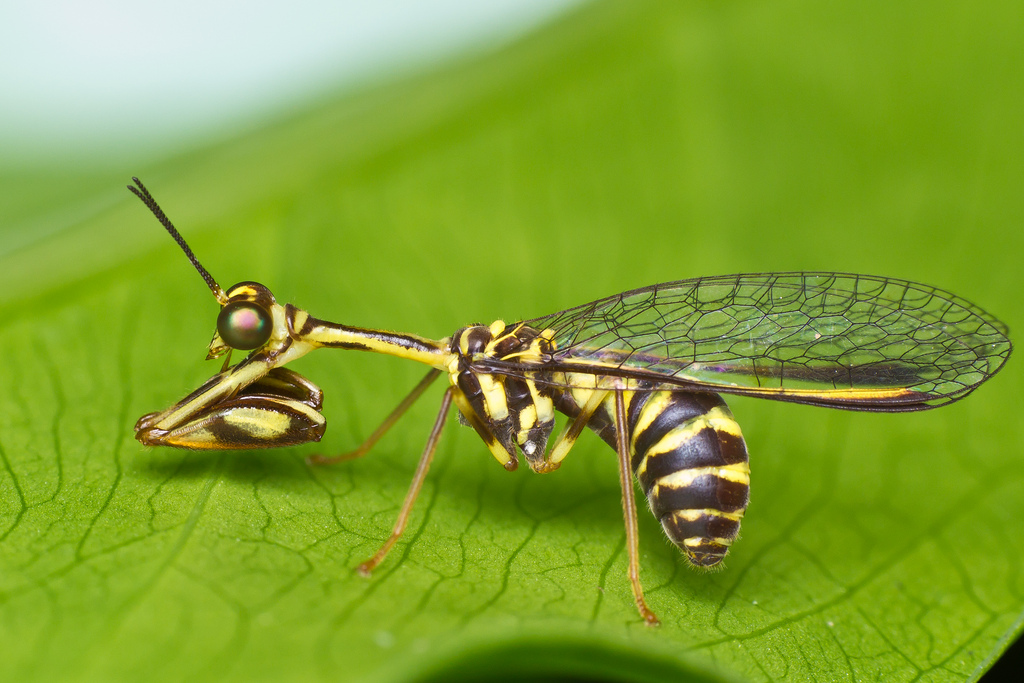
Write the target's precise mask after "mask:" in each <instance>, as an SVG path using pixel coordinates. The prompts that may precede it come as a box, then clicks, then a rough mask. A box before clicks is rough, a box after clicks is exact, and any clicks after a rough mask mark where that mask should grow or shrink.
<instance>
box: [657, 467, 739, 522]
mask: <svg viewBox="0 0 1024 683" xmlns="http://www.w3.org/2000/svg"><path fill="white" fill-rule="evenodd" d="M749 498H750V486H749V485H747V484H745V483H743V482H737V481H729V480H728V479H726V478H724V477H720V476H718V475H717V474H702V475H700V476H698V477H697V478H695V479H694V480H693V482H692V483H691V484H690V485H689V486H684V487H682V488H668V487H667V486H659V487H658V489H657V493H656V494H655V495H654V496H651V497H649V500H650V502H651V509H652V510H653V511H654V514H655V515H656V516H658V517H661V516H663V515H666V514H668V513H670V512H673V511H675V510H707V509H711V510H721V511H722V512H738V511H740V510H744V509H745V508H746V507H747V502H748V500H749Z"/></svg>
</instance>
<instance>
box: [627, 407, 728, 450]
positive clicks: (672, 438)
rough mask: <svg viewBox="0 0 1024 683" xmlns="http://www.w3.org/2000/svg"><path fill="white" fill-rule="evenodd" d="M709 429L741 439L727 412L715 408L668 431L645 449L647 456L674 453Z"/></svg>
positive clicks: (634, 433) (635, 432)
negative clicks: (702, 431)
mask: <svg viewBox="0 0 1024 683" xmlns="http://www.w3.org/2000/svg"><path fill="white" fill-rule="evenodd" d="M645 410H646V409H645ZM645 417H646V415H645ZM709 427H710V428H712V429H715V430H717V431H722V432H725V433H727V434H731V435H733V436H736V437H740V438H742V437H743V435H742V434H741V433H740V427H739V425H738V424H736V420H734V419H733V418H732V416H731V415H729V413H728V411H726V410H723V409H722V408H721V407H715V408H712V409H711V410H709V411H708V412H707V413H705V414H704V415H698V416H697V417H694V418H692V419H690V420H687V421H686V422H684V423H683V424H681V425H679V426H678V427H675V428H674V429H672V430H671V431H669V433H668V434H666V435H665V436H663V437H661V440H660V441H658V443H656V444H654V445H653V446H651V447H650V448H649V449H647V455H649V456H654V455H659V454H661V453H669V452H671V451H674V450H675V449H677V448H679V447H680V446H682V445H683V444H685V443H686V442H687V441H689V440H690V439H692V438H693V437H694V436H696V435H697V434H698V433H699V432H700V431H701V430H703V429H706V428H709ZM638 432H639V429H637V430H634V432H633V435H634V439H635V437H636V434H637V433H638Z"/></svg>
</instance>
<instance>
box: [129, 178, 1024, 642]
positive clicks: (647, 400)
mask: <svg viewBox="0 0 1024 683" xmlns="http://www.w3.org/2000/svg"><path fill="white" fill-rule="evenodd" d="M133 180H134V182H135V186H129V187H128V189H129V190H131V191H132V192H133V193H135V195H136V196H138V197H139V198H140V199H141V200H142V201H143V202H144V203H145V205H146V206H147V207H148V208H149V209H150V211H152V212H153V214H154V215H155V216H156V217H157V218H158V219H159V220H160V222H161V223H162V224H163V226H164V227H165V228H166V229H167V231H168V232H169V233H170V235H171V236H172V237H173V238H174V239H175V241H176V242H177V243H178V245H179V246H180V247H181V248H182V250H183V251H184V252H185V255H186V256H187V257H188V259H189V261H191V262H192V265H193V266H194V267H195V268H196V270H197V271H198V272H199V274H200V275H201V276H202V277H203V279H204V280H205V281H206V284H207V286H208V287H209V288H210V290H211V291H212V292H213V294H214V296H215V297H216V298H217V303H218V304H220V306H221V310H220V314H219V315H218V318H217V332H216V334H215V335H214V337H213V340H212V341H211V343H210V349H209V356H208V357H209V358H220V357H223V358H224V365H223V368H222V369H221V372H219V373H217V374H216V375H214V376H213V377H211V378H210V379H209V380H207V381H206V382H204V383H203V384H202V385H201V386H200V387H199V388H198V389H196V390H195V391H193V392H192V393H190V394H189V395H188V396H186V397H185V398H183V399H182V400H181V401H179V402H177V403H175V404H174V405H173V406H171V407H169V408H167V409H166V410H163V411H161V412H156V413H150V414H148V415H144V416H143V417H142V418H140V419H139V421H138V423H137V424H136V425H135V436H136V438H137V439H138V440H139V441H141V442H142V443H143V444H147V445H151V446H172V447H176V448H189V449H251V448H275V447H279V446H290V445H295V444H301V443H306V442H310V441H319V440H320V438H321V437H322V436H323V433H324V429H325V426H326V422H325V420H324V417H323V415H322V414H321V412H320V411H321V406H322V398H323V397H322V393H321V391H320V389H319V388H318V387H317V386H316V385H314V384H313V383H312V382H310V381H309V380H307V379H305V378H304V377H302V376H301V375H299V374H298V373H296V372H293V371H291V370H288V369H286V368H285V367H284V366H285V365H286V364H287V363H289V362H290V361H292V360H294V359H296V358H299V357H300V356H303V355H305V354H307V353H309V352H310V351H312V350H314V349H318V348H337V349H354V350H360V351H373V352H377V353H386V354H389V355H392V356H398V357H400V358H408V359H410V360H415V361H419V362H421V363H423V364H425V365H428V366H429V367H430V370H429V372H428V373H427V375H426V377H424V378H423V380H422V381H421V382H420V383H419V384H418V385H416V387H415V388H414V389H413V390H412V392H411V393H410V394H409V395H408V396H407V397H406V398H405V399H404V400H403V401H402V402H401V403H400V404H399V405H398V407H397V408H395V410H394V411H393V412H392V413H391V414H390V415H389V416H388V417H387V418H386V419H385V420H384V422H383V424H381V425H380V427H378V428H377V430H376V431H374V432H373V433H372V434H371V435H370V436H369V438H367V440H366V441H365V442H364V443H363V444H362V445H360V446H359V447H358V448H356V449H355V450H354V451H352V452H350V453H347V454H343V455H340V456H337V457H333V458H327V457H318V458H315V460H316V461H317V462H320V463H329V462H338V461H341V460H349V459H353V458H358V457H361V456H363V455H365V454H366V453H367V452H368V451H369V450H370V449H371V448H372V447H373V445H374V444H375V443H376V442H377V441H378V440H379V439H380V438H381V436H383V434H384V433H385V432H386V431H387V430H388V429H390V428H391V427H392V426H393V425H394V424H395V423H396V422H397V421H398V419H399V418H400V417H401V416H402V414H403V413H404V412H405V411H406V410H407V409H408V408H409V406H411V405H412V404H413V403H414V402H415V401H416V400H417V399H418V398H419V397H420V396H421V395H422V394H423V393H424V392H425V391H426V389H427V388H428V387H429V385H430V384H431V383H432V382H433V381H434V380H435V379H437V378H438V377H439V376H441V375H445V376H446V377H447V379H448V386H447V388H446V389H445V391H444V394H443V397H442V399H441V409H440V412H439V413H438V416H437V418H436V420H435V422H434V426H433V429H432V430H431V432H430V436H429V438H428V439H427V443H426V446H425V448H424V450H423V453H422V455H421V456H420V460H419V464H418V465H417V467H416V472H415V475H414V476H413V480H412V484H411V485H410V487H409V491H408V493H407V494H406V497H405V500H404V502H403V504H402V507H401V510H400V512H399V514H398V518H397V520H396V521H395V525H394V527H393V529H392V531H391V535H390V536H389V537H388V538H387V540H386V541H385V542H384V544H383V545H382V546H381V547H380V549H379V550H378V551H377V552H376V554H374V555H373V556H372V557H370V558H369V559H368V560H366V561H365V562H363V563H362V564H361V565H359V571H360V572H361V573H363V574H364V575H368V574H369V573H370V572H371V571H372V570H373V569H374V568H375V567H376V566H377V565H379V564H380V563H381V562H382V561H383V560H384V558H385V556H386V555H387V554H388V551H389V550H390V549H391V547H392V546H393V545H394V544H395V542H396V541H397V540H398V539H399V537H400V536H401V535H402V532H403V531H404V529H405V527H406V523H407V522H408V519H409V515H410V513H411V511H412V507H413V503H414V502H415V500H416V497H417V494H418V493H419V491H420V487H421V486H422V484H423V481H424V478H425V477H426V475H427V470H428V469H429V467H430V463H431V459H432V457H433V455H434V451H435V449H436V447H437V443H438V440H439V439H440V436H441V432H442V428H443V426H444V424H445V419H446V417H447V414H448V413H449V411H450V408H451V405H452V404H453V403H454V404H455V406H456V407H457V409H458V414H459V418H460V421H461V422H462V423H463V424H466V425H469V426H471V427H473V428H474V429H475V430H476V432H477V433H478V434H479V435H480V437H481V438H482V439H483V441H484V443H485V444H486V445H487V448H488V449H489V450H490V452H491V454H492V455H493V456H494V458H495V459H496V460H497V461H498V462H499V463H500V464H501V465H502V466H504V468H505V469H506V470H510V471H511V470H514V469H516V467H517V466H518V464H519V458H518V453H522V455H523V456H524V457H525V458H526V462H527V464H528V465H529V467H530V469H532V470H533V471H534V472H541V473H543V472H551V471H553V470H555V469H558V467H559V466H560V465H561V463H562V461H563V459H564V458H565V457H566V455H567V454H568V453H569V450H570V449H571V448H572V446H573V444H574V443H575V442H576V439H577V438H578V437H579V435H580V434H581V433H582V431H583V429H584V428H585V427H589V428H590V429H592V430H593V431H594V432H596V433H597V435H598V436H599V437H600V438H601V439H603V440H604V441H605V442H607V443H608V445H609V446H611V447H612V448H613V449H615V451H616V453H617V454H618V466H619V480H620V484H621V487H622V507H623V516H624V518H625V526H626V547H627V551H628V556H629V570H628V572H629V581H630V585H631V587H632V591H633V597H634V599H635V601H636V605H637V609H638V610H639V612H640V616H641V617H642V619H643V620H644V621H645V622H646V623H647V624H650V625H655V624H657V623H658V619H657V617H656V616H655V615H654V613H653V612H652V611H651V610H650V608H649V607H648V606H647V603H646V601H645V599H644V595H643V589H642V587H641V584H640V576H639V571H640V570H639V551H638V540H637V521H636V506H635V500H634V486H633V479H632V478H633V476H635V477H636V479H637V481H638V482H639V484H640V487H641V489H642V490H643V492H644V494H645V495H646V497H647V502H648V504H649V506H650V508H651V511H652V512H653V513H654V515H655V517H656V518H657V519H658V520H659V521H660V522H661V524H662V527H663V528H664V530H665V533H666V534H667V535H668V537H669V538H670V539H671V540H672V542H673V543H675V544H676V545H677V546H678V547H679V548H680V549H681V550H682V551H683V553H684V554H685V556H686V558H687V560H689V562H690V563H691V564H693V565H695V566H697V567H712V566H715V565H717V564H718V563H720V562H721V561H722V559H723V558H724V557H725V555H726V552H727V551H728V549H729V546H730V545H731V544H732V542H733V541H734V540H735V539H736V537H737V535H738V533H739V527H740V521H741V519H742V517H743V514H744V512H745V510H746V507H747V501H748V493H749V484H750V469H749V465H748V457H747V447H746V444H745V442H744V440H743V435H742V432H741V430H740V427H739V425H738V424H737V423H736V420H735V419H734V418H733V416H732V414H731V413H730V412H729V409H728V407H727V406H726V404H725V401H724V400H723V399H722V398H721V394H735V395H739V396H755V397H760V398H770V399H774V400H778V401H790V402H793V403H803V404H808V405H816V406H825V407H830V408H844V409H848V410H865V411H877V412H901V411H915V410H925V409H928V408H933V407H937V406H941V405H945V404H948V403H952V402H953V401H956V400H959V399H961V398H963V397H965V396H967V395H968V394H970V393H971V392H972V391H974V389H976V388H977V387H978V386H979V385H980V384H981V383H982V382H984V381H985V380H987V379H988V378H989V377H991V376H992V375H994V374H995V373H996V372H998V371H999V369H1000V368H1002V366H1003V364H1004V363H1005V362H1006V360H1007V359H1008V358H1009V356H1010V351H1011V344H1010V341H1009V339H1008V338H1007V328H1006V326H1005V325H1003V324H1002V323H1001V322H999V321H998V320H996V319H995V318H994V317H992V316H991V315H989V314H988V313H986V312H985V311H983V310H982V309H980V308H978V307H977V306H974V305H973V304H971V303H969V302H967V301H965V300H963V299H961V298H959V297H957V296H955V295H953V294H950V293H948V292H944V291H942V290H939V289H936V288H934V287H929V286H926V285H921V284H915V283H913V282H907V281H904V280H897V279H893V278H881V277H872V276H864V275H848V274H839V273H766V274H753V275H729V276H724V277H706V278H697V279H692V280H681V281H678V282H671V283H667V284H661V285H654V286H651V287H644V288H641V289H636V290H633V291H629V292H625V293H623V294H618V295H615V296H611V297H608V298H605V299H599V300H597V301H594V302H591V303H589V304H584V305H583V306H578V307H576V308H570V309H568V310H565V311H562V312H560V313H554V314H552V315H548V316H543V317H540V318H534V319H532V320H525V321H520V322H514V323H505V322H503V321H501V320H498V321H495V322H494V323H491V324H490V325H470V326H467V327H463V328H462V329H459V330H457V331H456V332H455V333H454V334H453V335H452V336H451V337H447V338H445V339H440V340H433V339H427V338H423V337H419V336H416V335H411V334H398V333H395V332H387V331H383V330H373V329H364V328H359V327H350V326H347V325H341V324H338V323H333V322H328V321H326V320H320V319H317V318H314V317H312V316H311V315H310V314H309V313H307V312H306V311H304V310H302V309H300V308H296V307H295V306H293V305H291V304H286V305H284V306H282V305H280V304H278V303H277V301H276V300H275V298H274V296H273V295H272V294H271V292H270V290H269V289H267V288H266V287H265V286H263V285H261V284H259V283H257V282H241V283H239V284H237V285H235V286H233V287H231V288H229V289H228V290H227V291H225V290H223V289H221V287H220V285H218V284H217V282H216V281H215V280H214V279H213V277H212V276H211V275H210V274H209V273H208V272H207V271H206V269H205V268H204V267H203V266H202V265H201V264H200V263H199V261H198V260H197V259H196V257H195V255H194V254H193V253H192V250H191V249H190V248H189V247H188V245H187V244H186V243H185V240H184V239H183V238H182V237H181V235H180V234H179V233H178V231H177V230H176V229H175V228H174V226H173V225H172V224H171V221H170V220H169V219H168V218H167V216H166V214H164V212H163V211H162V210H161V209H160V207H159V206H158V205H157V203H156V201H155V200H154V199H153V197H152V195H151V194H150V193H149V191H148V190H147V189H146V188H145V187H144V186H143V185H142V183H141V182H139V180H138V178H133ZM233 350H239V351H247V352H249V353H248V355H247V356H246V357H245V359H244V360H242V361H240V362H238V363H236V364H235V365H231V364H230V360H231V352H232V351H233ZM556 412H560V413H563V414H564V415H566V416H567V423H566V425H565V427H564V429H563V430H562V432H561V434H560V435H559V436H558V437H557V438H556V440H555V442H554V444H553V446H552V447H551V448H550V449H549V448H548V442H549V439H550V436H551V433H552V431H553V429H554V424H555V413H556Z"/></svg>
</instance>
